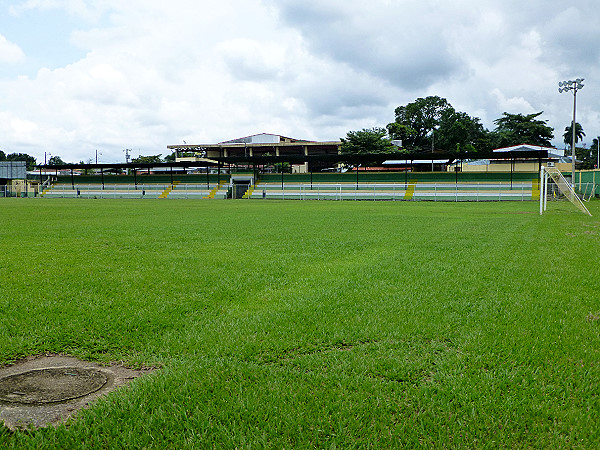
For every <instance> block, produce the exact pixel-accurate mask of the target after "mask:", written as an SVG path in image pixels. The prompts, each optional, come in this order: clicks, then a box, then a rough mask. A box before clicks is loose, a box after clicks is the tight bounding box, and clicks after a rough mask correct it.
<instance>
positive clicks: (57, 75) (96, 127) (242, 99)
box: [0, 0, 600, 163]
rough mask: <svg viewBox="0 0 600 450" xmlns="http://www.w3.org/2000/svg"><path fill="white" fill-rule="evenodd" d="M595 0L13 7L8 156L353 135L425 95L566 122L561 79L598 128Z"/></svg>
mask: <svg viewBox="0 0 600 450" xmlns="http://www.w3.org/2000/svg"><path fill="white" fill-rule="evenodd" d="M598 6H599V5H598V3H597V0H574V1H571V2H558V1H554V0H519V1H517V0H493V1H492V0H490V1H488V0H452V1H450V0H415V1H413V0H371V1H369V2H365V1H364V0H302V1H298V0H169V1H165V0H127V1H123V0H21V1H5V0H0V150H2V151H4V152H5V153H6V154H9V153H27V154H29V155H32V156H34V157H36V158H37V161H38V162H43V161H44V158H45V157H46V158H49V155H52V156H60V157H61V158H62V159H63V160H64V161H66V162H74V163H76V162H79V161H84V162H89V161H92V162H94V161H95V159H96V155H98V162H106V163H109V162H124V161H125V151H124V150H125V149H130V150H131V152H130V154H131V155H132V156H133V157H137V156H138V155H157V154H162V155H163V157H164V156H166V155H167V154H168V153H169V151H168V150H167V145H177V144H183V142H184V141H185V142H187V143H188V144H207V143H216V142H221V141H225V140H229V139H234V138H238V137H242V136H247V135H251V134H256V133H273V134H281V135H284V136H289V137H293V138H298V139H310V140H322V141H330V140H338V139H339V138H341V137H345V136H346V133H347V132H348V131H351V130H360V129H363V128H371V127H384V126H385V125H386V124H388V123H389V122H392V121H393V120H394V109H395V108H396V107H398V106H401V105H406V104H407V103H410V102H413V101H414V100H415V99H417V98H419V97H426V96H428V95H437V96H440V97H443V98H446V99H447V100H448V101H449V102H450V103H451V104H452V106H454V108H455V109H457V110H459V111H464V112H466V113H468V114H469V115H471V116H475V117H478V118H480V119H481V121H482V123H483V124H484V126H485V127H486V128H488V129H490V130H491V129H493V128H494V122H493V121H494V120H495V119H497V118H499V117H501V116H502V113H503V112H509V113H522V114H530V113H536V112H540V111H544V113H543V114H542V116H540V118H541V119H543V120H547V121H548V125H549V126H551V127H554V134H555V139H554V141H553V143H554V145H556V146H557V147H558V148H564V144H563V139H562V135H563V133H564V129H565V127H566V126H569V125H570V123H571V120H572V114H573V95H572V94H571V93H569V92H566V93H562V94H560V93H559V92H558V83H559V82H560V81H563V80H569V79H575V78H584V79H585V81H584V82H583V84H584V88H583V89H582V90H581V91H579V92H578V94H577V121H578V122H579V123H581V125H582V126H583V129H584V132H585V133H586V138H585V139H584V143H586V144H587V145H588V147H589V145H590V144H591V142H592V139H593V138H595V137H597V136H599V135H600V95H599V93H600V92H599V87H600V25H599V24H600V8H599V7H598Z"/></svg>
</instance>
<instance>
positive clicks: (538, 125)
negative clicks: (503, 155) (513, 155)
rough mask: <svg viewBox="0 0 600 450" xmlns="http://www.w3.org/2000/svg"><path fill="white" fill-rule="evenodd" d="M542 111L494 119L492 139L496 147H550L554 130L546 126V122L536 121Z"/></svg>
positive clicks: (504, 115)
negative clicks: (525, 145) (494, 125)
mask: <svg viewBox="0 0 600 450" xmlns="http://www.w3.org/2000/svg"><path fill="white" fill-rule="evenodd" d="M542 114H543V111H541V112H539V113H534V114H527V115H523V114H509V113H507V112H505V113H503V116H502V117H500V118H499V119H496V120H495V121H494V123H495V124H496V129H495V130H494V139H495V140H496V146H497V147H510V146H513V145H519V144H529V145H540V146H544V147H551V146H552V143H551V142H550V140H551V139H553V138H554V128H552V127H549V126H548V125H547V122H548V121H547V120H539V119H536V118H537V117H539V116H540V115H542Z"/></svg>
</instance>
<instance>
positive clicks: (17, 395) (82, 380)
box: [0, 367, 108, 405]
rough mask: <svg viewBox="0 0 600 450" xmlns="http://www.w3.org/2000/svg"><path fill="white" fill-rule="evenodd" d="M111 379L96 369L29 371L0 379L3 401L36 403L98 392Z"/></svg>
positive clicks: (0, 393) (53, 401)
mask: <svg viewBox="0 0 600 450" xmlns="http://www.w3.org/2000/svg"><path fill="white" fill-rule="evenodd" d="M107 381H108V377H107V376H106V374H104V373H103V372H101V371H100V370H97V369H93V368H78V367H60V368H48V369H38V370H30V371H28V372H24V373H19V374H15V375H10V376H8V377H4V378H1V379H0V401H4V402H10V403H22V404H27V405H36V404H38V405H39V404H44V403H56V402H65V401H67V400H73V399H75V398H79V397H83V396H85V395H88V394H91V393H92V392H96V391H97V390H99V389H100V388H102V386H104V385H105V384H106V383H107Z"/></svg>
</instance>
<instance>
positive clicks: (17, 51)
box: [0, 34, 25, 64]
mask: <svg viewBox="0 0 600 450" xmlns="http://www.w3.org/2000/svg"><path fill="white" fill-rule="evenodd" d="M24 59H25V54H24V53H23V50H21V48H20V47H19V46H18V45H16V44H13V43H12V42H9V41H8V40H7V39H6V38H5V37H4V36H2V35H1V34H0V63H5V64H15V63H18V62H21V61H23V60H24Z"/></svg>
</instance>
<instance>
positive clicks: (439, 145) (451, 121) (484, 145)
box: [434, 108, 493, 152]
mask: <svg viewBox="0 0 600 450" xmlns="http://www.w3.org/2000/svg"><path fill="white" fill-rule="evenodd" d="M434 138H435V148H436V149H441V150H444V151H447V152H454V151H456V149H457V147H458V148H461V149H462V150H463V151H478V150H479V151H491V150H492V149H493V148H492V147H493V145H492V142H491V139H490V138H489V133H488V131H487V130H486V129H484V128H483V125H482V124H481V122H480V121H479V119H478V118H477V117H471V116H469V115H468V114H467V113H464V112H459V111H455V110H454V108H448V109H446V110H444V111H443V112H442V114H441V117H440V120H439V128H438V129H437V130H436V131H435V135H434Z"/></svg>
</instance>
